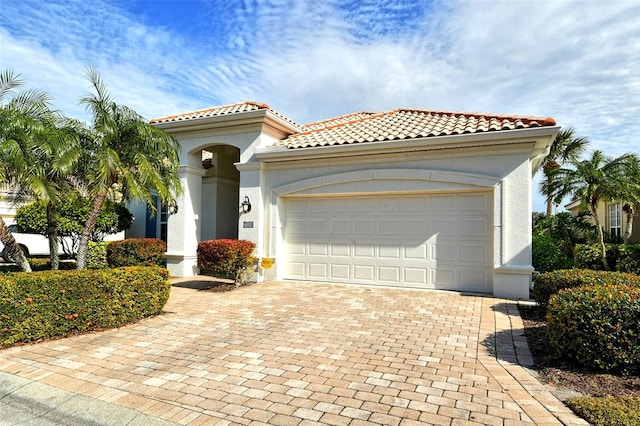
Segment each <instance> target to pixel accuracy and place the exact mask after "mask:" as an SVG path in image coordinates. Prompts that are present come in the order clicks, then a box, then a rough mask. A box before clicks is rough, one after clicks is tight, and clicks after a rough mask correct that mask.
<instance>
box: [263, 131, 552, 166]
mask: <svg viewBox="0 0 640 426" xmlns="http://www.w3.org/2000/svg"><path fill="white" fill-rule="evenodd" d="M559 129H560V127H558V126H553V127H552V126H547V127H536V128H533V129H517V130H502V131H498V132H486V133H470V134H463V135H448V136H431V137H426V138H417V139H404V140H392V141H381V142H365V143H353V144H344V145H330V146H319V147H306V148H295V149H289V148H287V147H285V146H270V147H264V148H260V149H258V150H256V158H257V159H258V160H259V161H262V162H265V163H268V162H277V161H296V160H310V159H314V158H329V157H349V156H356V155H364V154H390V153H400V152H410V151H432V150H442V149H455V148H469V147H477V146H491V145H496V144H499V145H508V144H511V143H518V142H525V141H528V142H534V146H533V148H532V149H531V152H530V160H531V161H532V167H533V170H535V169H537V168H538V167H539V166H540V164H541V163H542V161H543V160H544V157H545V156H546V154H547V153H548V150H549V147H550V146H551V143H552V142H553V139H554V138H555V135H556V134H557V132H558V131H559Z"/></svg>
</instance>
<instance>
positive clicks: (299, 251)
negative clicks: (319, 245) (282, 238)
mask: <svg viewBox="0 0 640 426" xmlns="http://www.w3.org/2000/svg"><path fill="white" fill-rule="evenodd" d="M287 247H288V249H289V250H288V251H289V256H296V255H301V256H304V255H306V254H307V244H305V243H295V242H290V243H289V244H287Z"/></svg>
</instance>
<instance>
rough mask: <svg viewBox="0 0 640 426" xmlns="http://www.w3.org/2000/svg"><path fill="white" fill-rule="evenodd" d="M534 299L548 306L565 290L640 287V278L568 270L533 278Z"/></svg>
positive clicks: (619, 274)
mask: <svg viewBox="0 0 640 426" xmlns="http://www.w3.org/2000/svg"><path fill="white" fill-rule="evenodd" d="M533 280H534V281H533V298H534V300H535V301H536V302H537V303H538V304H539V305H540V306H546V305H547V304H548V303H549V298H550V297H551V296H552V295H554V294H556V293H557V292H558V291H560V290H562V289H564V288H575V287H582V286H589V285H591V286H593V285H628V286H632V287H640V277H639V276H637V275H634V274H624V273H620V272H609V271H592V270H589V269H566V270H558V271H553V272H547V273H544V274H538V275H536V276H535V277H534V278H533Z"/></svg>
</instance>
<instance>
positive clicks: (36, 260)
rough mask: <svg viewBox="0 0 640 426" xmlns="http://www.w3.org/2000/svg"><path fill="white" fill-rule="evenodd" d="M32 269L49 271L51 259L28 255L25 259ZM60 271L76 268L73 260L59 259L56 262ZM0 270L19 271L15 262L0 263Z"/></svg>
mask: <svg viewBox="0 0 640 426" xmlns="http://www.w3.org/2000/svg"><path fill="white" fill-rule="evenodd" d="M27 260H28V261H29V265H30V266H31V270H32V271H34V272H35V271H50V270H51V260H50V259H49V258H45V257H30V258H28V259H27ZM58 269H60V270H61V271H71V270H73V269H76V261H75V260H61V261H60V263H59V264H58ZM0 272H20V268H18V265H16V264H15V263H9V264H6V263H0Z"/></svg>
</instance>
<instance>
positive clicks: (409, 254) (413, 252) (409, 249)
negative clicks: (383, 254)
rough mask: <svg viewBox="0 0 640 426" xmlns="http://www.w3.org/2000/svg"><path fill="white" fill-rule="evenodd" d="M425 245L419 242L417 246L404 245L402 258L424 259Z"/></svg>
mask: <svg viewBox="0 0 640 426" xmlns="http://www.w3.org/2000/svg"><path fill="white" fill-rule="evenodd" d="M427 252H428V250H427V245H426V244H421V245H419V246H411V245H405V246H404V258H405V259H406V260H418V261H426V260H428V258H427Z"/></svg>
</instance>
